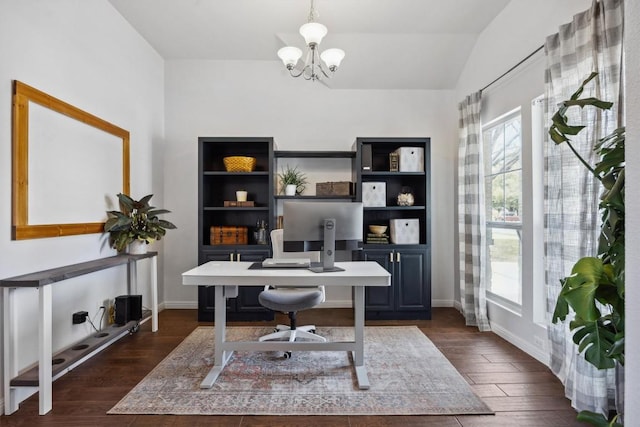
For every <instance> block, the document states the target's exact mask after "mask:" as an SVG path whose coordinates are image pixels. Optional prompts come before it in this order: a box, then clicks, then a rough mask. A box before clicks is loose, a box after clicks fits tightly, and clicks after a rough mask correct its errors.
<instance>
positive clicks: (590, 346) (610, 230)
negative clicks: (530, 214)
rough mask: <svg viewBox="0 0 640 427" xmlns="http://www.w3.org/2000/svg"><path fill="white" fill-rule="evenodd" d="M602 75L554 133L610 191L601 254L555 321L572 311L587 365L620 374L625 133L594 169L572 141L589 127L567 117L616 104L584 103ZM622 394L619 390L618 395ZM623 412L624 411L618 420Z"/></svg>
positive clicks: (578, 277)
mask: <svg viewBox="0 0 640 427" xmlns="http://www.w3.org/2000/svg"><path fill="white" fill-rule="evenodd" d="M596 75H597V73H592V74H591V75H590V76H589V77H588V78H587V79H586V80H585V81H584V82H583V83H582V85H581V86H580V87H579V88H578V90H577V91H576V92H575V93H574V94H573V95H572V96H571V99H570V100H568V101H564V102H563V103H561V104H560V108H559V110H558V112H556V114H555V115H554V116H553V118H552V122H553V124H552V126H551V128H550V129H549V134H550V135H551V138H552V140H553V141H554V142H555V143H556V144H561V143H566V144H568V146H569V148H570V149H571V151H573V153H574V154H575V155H576V156H577V157H578V159H579V160H580V162H581V163H582V164H583V165H584V166H585V167H586V168H587V169H588V170H589V171H590V172H591V173H592V174H593V176H594V177H595V178H596V179H597V180H598V181H600V183H601V184H602V186H603V187H604V191H603V193H602V195H601V197H600V204H599V210H600V212H601V215H602V226H601V230H600V239H599V242H598V243H599V244H598V254H597V256H595V257H584V258H581V259H580V260H578V262H576V264H575V265H574V266H573V268H572V270H571V275H570V276H569V277H565V278H564V279H562V280H561V282H562V289H561V291H560V295H559V296H558V300H557V302H556V307H555V310H554V313H553V322H554V323H557V322H558V321H564V320H565V319H566V317H567V315H568V314H569V307H571V308H572V309H573V311H574V312H575V317H574V319H573V320H572V321H571V322H570V323H569V328H570V329H571V331H572V332H573V341H574V342H575V343H576V344H577V345H578V349H579V351H581V352H584V358H585V360H586V361H587V362H589V363H591V364H592V365H594V366H596V367H597V368H598V369H611V368H616V369H617V372H619V371H620V370H621V369H622V367H624V336H625V332H624V331H625V315H624V312H625V311H624V302H625V301H624V300H625V298H624V295H625V292H624V287H625V259H624V216H625V208H624V183H625V158H624V143H625V129H624V127H622V128H619V129H616V130H615V131H613V132H612V133H611V134H610V135H607V136H606V137H604V138H602V139H601V140H600V141H599V142H598V143H597V144H596V146H595V148H594V150H595V152H596V153H597V154H598V157H599V161H598V163H596V165H595V167H592V166H591V165H590V164H588V163H587V162H586V161H585V160H584V159H583V158H582V157H580V155H579V154H578V153H577V152H576V150H575V149H574V148H573V146H572V145H571V141H570V137H571V136H573V135H577V134H578V133H579V132H580V131H581V130H582V129H583V128H584V126H574V125H569V124H568V123H567V117H566V114H565V113H566V111H567V109H568V108H570V107H572V106H579V107H581V108H584V107H586V106H594V107H596V108H600V109H609V108H611V106H612V105H613V104H612V103H610V102H604V101H601V100H599V99H597V98H585V99H580V95H581V94H582V91H583V89H584V86H585V85H586V84H587V83H588V82H589V81H591V80H592V79H593V78H594V77H595V76H596ZM620 392H621V391H620V390H617V391H616V393H617V394H618V393H620ZM621 413H622V408H618V415H620V414H621ZM618 415H616V417H615V418H614V419H613V420H607V419H606V418H605V417H603V416H602V415H601V414H595V413H593V412H589V411H582V412H580V414H579V415H578V420H580V421H586V422H589V423H591V424H593V425H598V426H621V425H622V424H620V423H619V421H621V419H620V418H621V417H620V418H619V417H618Z"/></svg>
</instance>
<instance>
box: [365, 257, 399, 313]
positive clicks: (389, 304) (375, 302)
mask: <svg viewBox="0 0 640 427" xmlns="http://www.w3.org/2000/svg"><path fill="white" fill-rule="evenodd" d="M362 257H363V261H377V262H378V264H380V265H381V266H383V267H384V268H385V269H386V270H387V271H388V272H390V273H391V274H392V277H391V286H385V287H373V286H372V287H365V309H366V310H367V311H370V312H375V311H393V310H394V305H395V304H394V291H393V289H394V287H395V285H394V278H393V271H392V270H393V264H392V262H391V259H392V257H393V250H392V249H391V248H389V250H384V249H367V250H364V251H362Z"/></svg>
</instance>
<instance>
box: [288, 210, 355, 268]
mask: <svg viewBox="0 0 640 427" xmlns="http://www.w3.org/2000/svg"><path fill="white" fill-rule="evenodd" d="M362 227H363V223H362V203H360V202H303V201H286V202H284V204H283V229H284V230H283V248H284V250H285V251H287V252H301V251H322V263H323V266H324V271H330V270H328V268H333V262H334V260H335V251H336V250H355V249H359V248H362V240H363V237H362Z"/></svg>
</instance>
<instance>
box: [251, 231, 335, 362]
mask: <svg viewBox="0 0 640 427" xmlns="http://www.w3.org/2000/svg"><path fill="white" fill-rule="evenodd" d="M271 247H272V250H273V258H276V259H278V258H309V259H310V260H311V262H319V261H320V252H284V250H283V244H282V229H278V230H273V231H272V232H271ZM324 300H325V290H324V286H317V287H311V288H309V287H305V288H292V287H285V286H283V287H277V286H276V287H271V286H265V288H264V290H263V291H262V292H260V295H258V301H260V304H261V305H262V306H263V307H266V308H268V309H271V310H273V311H281V312H284V313H287V314H288V315H289V321H290V324H289V325H277V326H276V328H275V329H276V331H275V332H273V333H271V334H268V335H264V336H262V337H260V338H259V341H268V340H288V341H290V342H293V341H295V340H296V339H297V338H301V339H307V340H311V341H319V342H325V341H326V339H325V338H324V337H321V336H320V335H316V334H315V330H316V327H315V325H305V326H297V325H296V313H297V312H298V311H300V310H306V309H309V308H313V307H315V306H317V305H319V304H320V303H322V302H324ZM289 357H291V352H290V351H288V352H285V358H289Z"/></svg>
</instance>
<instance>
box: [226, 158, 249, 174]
mask: <svg viewBox="0 0 640 427" xmlns="http://www.w3.org/2000/svg"><path fill="white" fill-rule="evenodd" d="M222 160H223V161H224V167H225V168H226V169H227V172H251V171H253V168H255V167H256V158H255V157H245V156H230V157H225V158H224V159H222Z"/></svg>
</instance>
